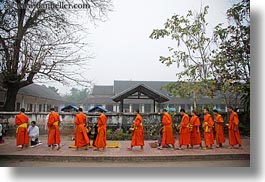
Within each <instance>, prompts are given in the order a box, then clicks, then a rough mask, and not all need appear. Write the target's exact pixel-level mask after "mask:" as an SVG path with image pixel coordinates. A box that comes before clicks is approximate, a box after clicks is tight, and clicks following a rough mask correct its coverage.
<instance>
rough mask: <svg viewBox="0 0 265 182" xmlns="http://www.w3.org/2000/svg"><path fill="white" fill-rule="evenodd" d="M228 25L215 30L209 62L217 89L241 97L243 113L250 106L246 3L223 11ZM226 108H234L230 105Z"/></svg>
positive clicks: (247, 11)
mask: <svg viewBox="0 0 265 182" xmlns="http://www.w3.org/2000/svg"><path fill="white" fill-rule="evenodd" d="M227 18H228V20H229V25H228V26H227V27H224V28H223V27H222V25H221V24H219V25H218V26H216V27H215V42H216V43H217V45H218V48H219V49H218V50H216V51H215V52H213V53H214V54H215V56H214V59H213V60H212V63H213V64H212V65H213V67H214V69H215V74H214V77H215V80H217V84H218V87H219V89H221V90H223V91H224V92H227V91H230V92H232V93H235V94H234V96H237V97H241V102H242V104H243V106H244V108H245V110H246V111H249V106H250V1H249V0H242V1H241V2H239V3H237V4H234V5H233V7H232V8H230V9H228V11H227ZM230 104H234V105H235V102H234V103H233V102H232V103H230Z"/></svg>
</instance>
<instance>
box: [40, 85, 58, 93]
mask: <svg viewBox="0 0 265 182" xmlns="http://www.w3.org/2000/svg"><path fill="white" fill-rule="evenodd" d="M42 86H44V87H46V88H48V89H50V90H52V91H53V92H55V93H57V94H59V92H58V91H59V89H58V88H56V87H52V86H48V87H47V86H46V85H42Z"/></svg>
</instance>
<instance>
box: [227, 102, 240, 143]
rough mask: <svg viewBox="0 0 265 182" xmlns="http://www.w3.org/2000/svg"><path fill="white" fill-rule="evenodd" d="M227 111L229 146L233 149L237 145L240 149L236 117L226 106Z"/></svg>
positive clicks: (230, 108)
mask: <svg viewBox="0 0 265 182" xmlns="http://www.w3.org/2000/svg"><path fill="white" fill-rule="evenodd" d="M227 111H228V113H229V114H230V116H229V124H228V134H229V144H230V146H231V148H234V146H235V145H238V146H239V148H241V138H240V132H239V128H238V123H239V120H238V115H237V113H236V112H235V111H234V109H233V107H231V106H228V108H227Z"/></svg>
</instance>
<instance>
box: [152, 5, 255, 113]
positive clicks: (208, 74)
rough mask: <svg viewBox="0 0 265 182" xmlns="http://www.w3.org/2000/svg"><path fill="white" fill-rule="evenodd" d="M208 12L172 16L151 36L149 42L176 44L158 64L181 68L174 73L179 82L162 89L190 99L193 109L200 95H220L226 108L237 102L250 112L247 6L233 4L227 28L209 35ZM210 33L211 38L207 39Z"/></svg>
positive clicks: (218, 27)
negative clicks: (165, 38) (163, 40)
mask: <svg viewBox="0 0 265 182" xmlns="http://www.w3.org/2000/svg"><path fill="white" fill-rule="evenodd" d="M208 8H209V7H208V6H205V7H204V8H203V10H202V11H201V12H199V13H197V12H192V11H188V12H187V14H186V15H185V16H181V15H174V16H172V17H171V18H170V19H168V20H167V21H166V23H165V24H164V27H163V28H162V29H154V30H153V32H152V33H151V35H150V38H152V39H160V38H164V37H171V39H172V40H174V41H175V42H176V47H175V48H172V47H169V48H168V50H169V53H170V54H169V56H160V58H159V60H160V61H161V62H162V63H163V64H165V65H167V66H170V65H172V64H174V63H175V64H177V67H178V68H183V69H182V70H183V71H180V72H178V73H177V79H178V80H179V81H178V82H176V83H171V84H169V85H167V86H166V87H165V88H166V89H167V90H169V91H170V92H171V93H172V94H173V95H179V96H182V97H188V98H189V97H190V98H192V100H193V103H194V106H196V101H197V99H198V96H199V95H206V96H211V97H213V96H214V95H215V93H214V92H221V94H222V95H223V97H224V100H225V102H226V104H227V105H228V104H229V105H237V104H238V100H239V98H240V99H241V102H242V104H243V105H244V108H245V109H246V110H248V111H249V101H250V89H249V83H250V2H249V0H242V1H241V2H239V3H237V4H234V5H233V7H232V8H230V9H228V10H227V18H228V20H229V25H228V26H227V27H222V26H223V25H222V24H218V25H217V26H216V27H215V28H214V30H212V31H207V28H208V23H207V22H206V19H205V17H206V15H207V13H208ZM206 32H207V34H206ZM209 32H212V36H207V35H209V34H208V33H209Z"/></svg>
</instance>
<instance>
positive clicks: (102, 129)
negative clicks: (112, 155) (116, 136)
mask: <svg viewBox="0 0 265 182" xmlns="http://www.w3.org/2000/svg"><path fill="white" fill-rule="evenodd" d="M106 133H107V117H106V115H105V114H101V115H100V116H99V118H98V135H97V138H96V141H95V146H96V147H97V148H105V147H106V145H107V134H106Z"/></svg>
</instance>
